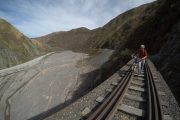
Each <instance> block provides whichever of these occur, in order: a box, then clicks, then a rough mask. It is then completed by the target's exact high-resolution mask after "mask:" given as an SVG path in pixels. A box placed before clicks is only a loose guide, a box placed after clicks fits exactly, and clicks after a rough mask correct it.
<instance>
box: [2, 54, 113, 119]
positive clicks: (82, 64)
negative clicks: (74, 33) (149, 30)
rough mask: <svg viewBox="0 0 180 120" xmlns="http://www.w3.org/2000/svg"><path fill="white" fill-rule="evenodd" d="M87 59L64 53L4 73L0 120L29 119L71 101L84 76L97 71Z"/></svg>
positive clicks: (96, 57) (33, 61) (51, 55)
mask: <svg viewBox="0 0 180 120" xmlns="http://www.w3.org/2000/svg"><path fill="white" fill-rule="evenodd" d="M105 52H107V51H105ZM108 52H109V51H108ZM102 53H103V54H104V52H102ZM109 53H110V54H109V56H110V55H111V53H112V51H110V52H109ZM103 54H101V53H100V54H99V55H97V56H95V60H97V59H98V58H99V57H98V56H103ZM109 56H105V59H104V60H105V61H106V59H107V60H108V57H109ZM100 58H101V57H100ZM87 59H89V55H88V54H84V53H74V52H72V51H64V52H60V53H50V54H47V55H45V56H42V57H40V58H37V59H35V60H32V61H30V62H28V63H25V64H22V65H18V66H15V67H13V68H8V69H5V70H0V120H24V119H29V118H32V117H34V116H36V115H38V114H41V113H43V112H46V111H48V110H49V109H52V108H54V107H56V106H59V105H61V104H63V103H64V102H66V101H68V100H70V99H71V98H72V97H74V96H73V91H76V90H77V89H78V87H79V86H80V85H81V83H82V78H81V76H82V75H83V74H87V73H89V72H91V71H92V70H94V69H96V68H95V67H94V66H93V65H90V64H89V63H88V62H87ZM93 59H94V58H92V59H91V60H90V62H92V63H93ZM105 61H102V63H103V62H105Z"/></svg>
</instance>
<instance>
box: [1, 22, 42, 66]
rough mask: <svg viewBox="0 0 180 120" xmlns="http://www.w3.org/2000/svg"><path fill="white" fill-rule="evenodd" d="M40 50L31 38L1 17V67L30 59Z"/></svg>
mask: <svg viewBox="0 0 180 120" xmlns="http://www.w3.org/2000/svg"><path fill="white" fill-rule="evenodd" d="M39 54H40V51H39V49H38V47H37V46H35V45H34V44H33V43H32V42H31V40H30V39H29V38H27V37H26V36H24V35H23V34H22V33H21V32H19V31H18V30H17V29H16V28H14V27H13V26H12V25H11V24H10V23H8V22H7V21H5V20H3V19H0V69H3V68H6V67H10V66H14V65H17V64H20V63H23V62H25V61H28V60H30V59H32V58H34V57H35V56H37V55H39Z"/></svg>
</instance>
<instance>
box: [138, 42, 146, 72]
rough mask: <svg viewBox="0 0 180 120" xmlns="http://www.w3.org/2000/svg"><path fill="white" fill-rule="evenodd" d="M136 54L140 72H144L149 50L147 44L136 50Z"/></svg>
mask: <svg viewBox="0 0 180 120" xmlns="http://www.w3.org/2000/svg"><path fill="white" fill-rule="evenodd" d="M135 56H136V58H137V61H138V74H142V70H143V69H144V64H145V60H146V58H147V51H146V49H145V45H141V46H140V49H139V50H137V51H136V53H135Z"/></svg>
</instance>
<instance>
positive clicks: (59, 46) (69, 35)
mask: <svg viewBox="0 0 180 120" xmlns="http://www.w3.org/2000/svg"><path fill="white" fill-rule="evenodd" d="M91 33H92V31H91V30H89V29H87V28H83V27H82V28H77V29H73V30H70V31H62V32H55V33H51V34H49V35H45V36H42V37H39V38H35V39H36V40H38V41H40V42H41V43H44V44H45V45H47V46H48V47H49V48H50V49H52V50H56V51H59V50H73V51H84V46H85V45H86V43H87V39H88V38H89V37H90V35H91Z"/></svg>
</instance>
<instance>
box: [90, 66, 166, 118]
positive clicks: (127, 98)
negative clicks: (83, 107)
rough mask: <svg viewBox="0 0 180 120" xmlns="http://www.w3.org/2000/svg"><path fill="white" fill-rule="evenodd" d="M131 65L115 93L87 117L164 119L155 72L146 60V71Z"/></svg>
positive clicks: (114, 90)
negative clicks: (139, 70) (140, 72)
mask: <svg viewBox="0 0 180 120" xmlns="http://www.w3.org/2000/svg"><path fill="white" fill-rule="evenodd" d="M135 72H136V69H135V68H134V66H133V65H131V66H130V68H129V70H128V71H127V72H126V74H125V75H124V77H123V78H122V79H121V80H120V82H119V83H118V84H117V86H116V87H115V88H114V89H113V91H112V92H111V94H110V95H109V96H108V97H107V98H106V99H105V100H104V101H103V102H102V104H100V105H99V106H98V107H97V108H96V109H95V110H94V111H93V112H92V113H90V115H89V116H88V117H87V120H116V119H122V120H162V119H163V117H162V110H161V104H160V100H159V96H158V92H157V89H156V86H155V80H154V78H153V75H152V74H153V73H152V71H151V70H150V67H149V65H148V64H147V63H146V64H145V68H144V72H143V74H142V75H138V74H136V73H135Z"/></svg>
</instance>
